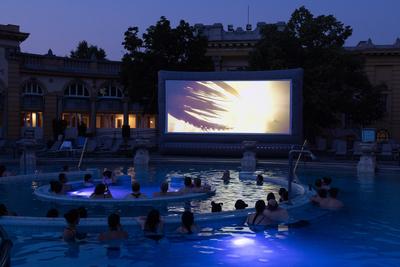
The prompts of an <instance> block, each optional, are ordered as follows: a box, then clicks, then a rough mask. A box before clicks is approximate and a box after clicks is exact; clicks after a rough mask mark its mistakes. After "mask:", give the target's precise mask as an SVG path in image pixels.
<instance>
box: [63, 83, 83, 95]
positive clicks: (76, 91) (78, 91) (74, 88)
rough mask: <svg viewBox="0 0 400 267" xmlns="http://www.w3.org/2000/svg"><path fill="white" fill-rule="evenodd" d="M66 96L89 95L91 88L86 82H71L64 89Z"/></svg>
mask: <svg viewBox="0 0 400 267" xmlns="http://www.w3.org/2000/svg"><path fill="white" fill-rule="evenodd" d="M64 95H65V96H72V97H89V90H88V89H87V87H86V85H85V84H84V83H71V84H69V85H68V86H67V88H65V90H64Z"/></svg>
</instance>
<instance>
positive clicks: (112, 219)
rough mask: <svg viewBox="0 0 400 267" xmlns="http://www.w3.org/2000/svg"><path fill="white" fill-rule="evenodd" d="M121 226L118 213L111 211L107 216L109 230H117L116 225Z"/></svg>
mask: <svg viewBox="0 0 400 267" xmlns="http://www.w3.org/2000/svg"><path fill="white" fill-rule="evenodd" d="M120 226H121V220H120V217H119V215H118V214H116V213H112V214H110V215H109V216H108V227H109V228H110V230H111V231H116V230H118V227H120Z"/></svg>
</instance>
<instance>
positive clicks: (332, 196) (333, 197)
mask: <svg viewBox="0 0 400 267" xmlns="http://www.w3.org/2000/svg"><path fill="white" fill-rule="evenodd" d="M331 183H332V179H331V178H330V177H323V178H322V179H317V180H315V183H314V186H315V187H314V190H315V191H316V192H317V194H316V195H314V196H313V197H312V198H311V203H313V204H315V205H318V206H319V207H321V208H323V209H340V208H342V207H343V203H342V201H340V200H338V199H337V196H338V194H339V189H338V188H336V187H331ZM310 187H311V186H310Z"/></svg>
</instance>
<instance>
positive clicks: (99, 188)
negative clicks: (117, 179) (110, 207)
mask: <svg viewBox="0 0 400 267" xmlns="http://www.w3.org/2000/svg"><path fill="white" fill-rule="evenodd" d="M105 192H106V185H105V184H98V185H96V187H95V188H94V194H95V195H104V193H105Z"/></svg>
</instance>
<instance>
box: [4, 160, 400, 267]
mask: <svg viewBox="0 0 400 267" xmlns="http://www.w3.org/2000/svg"><path fill="white" fill-rule="evenodd" d="M205 169H207V167H205ZM191 171H192V172H198V171H204V167H201V168H195V169H192V170H191ZM268 173H269V174H270V175H277V176H281V175H284V174H285V168H280V167H277V168H268ZM321 175H330V176H331V177H332V178H333V186H335V187H339V188H340V189H341V193H340V198H341V199H342V200H343V201H344V203H345V205H346V206H345V208H344V209H343V210H340V211H336V212H321V211H320V210H319V209H318V208H316V207H313V206H311V205H308V206H306V207H304V208H303V209H302V210H301V211H299V212H301V213H304V214H308V216H309V218H310V222H311V224H310V225H309V226H307V227H303V228H295V229H289V231H278V230H277V229H268V230H265V231H262V232H253V231H252V230H250V229H249V228H247V227H241V226H225V227H223V228H221V229H217V228H215V229H204V230H203V231H202V233H201V235H200V236H193V237H190V238H179V237H174V236H168V237H167V238H165V239H164V240H162V241H161V242H160V243H155V242H154V241H150V240H146V239H143V238H141V237H137V236H136V237H131V238H130V239H129V240H128V241H127V242H126V243H123V244H122V245H121V249H120V250H114V249H107V246H106V245H102V244H99V243H98V242H97V241H96V236H91V237H89V239H88V240H87V242H85V243H82V244H79V245H73V246H69V245H67V244H65V243H64V242H62V241H61V239H60V238H59V237H60V234H61V233H44V234H43V235H35V236H32V237H31V236H29V237H27V236H19V235H18V233H16V235H15V236H13V241H14V248H13V254H12V264H13V266H42V267H43V266H70V265H79V266H132V265H134V266H219V265H226V266H248V265H250V266H267V264H268V266H360V267H361V266H363V267H367V266H368V267H369V266H399V265H400V250H399V249H398V248H399V247H400V241H399V240H400V213H399V209H398V207H397V203H400V194H398V188H400V180H399V179H398V177H397V175H396V174H395V173H380V174H377V175H376V176H375V177H374V178H366V177H364V178H357V177H356V175H355V173H354V172H352V171H346V169H339V170H336V169H335V170H327V169H318V170H317V169H314V170H307V171H304V170H302V171H301V172H300V175H299V176H300V179H301V180H302V181H303V182H305V183H310V182H312V181H313V180H314V179H315V178H317V177H320V176H321ZM237 181H240V180H239V179H238V180H237ZM242 182H244V183H245V182H246V181H242ZM237 192H238V191H236V194H237ZM248 193H249V194H252V193H254V192H248ZM260 193H262V192H260ZM246 196H247V195H246V194H244V195H242V196H241V197H242V198H243V199H246ZM258 196H259V197H261V195H258ZM265 196H266V195H264V196H263V197H262V198H263V199H265ZM236 198H238V197H236ZM249 202H250V201H249ZM207 208H209V207H207ZM224 208H225V205H224ZM200 209H201V208H200Z"/></svg>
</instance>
